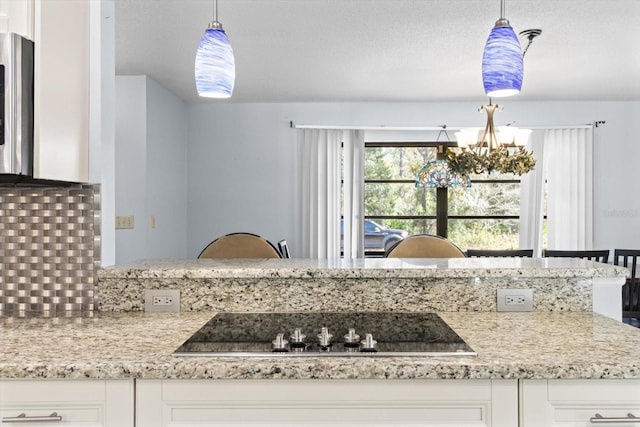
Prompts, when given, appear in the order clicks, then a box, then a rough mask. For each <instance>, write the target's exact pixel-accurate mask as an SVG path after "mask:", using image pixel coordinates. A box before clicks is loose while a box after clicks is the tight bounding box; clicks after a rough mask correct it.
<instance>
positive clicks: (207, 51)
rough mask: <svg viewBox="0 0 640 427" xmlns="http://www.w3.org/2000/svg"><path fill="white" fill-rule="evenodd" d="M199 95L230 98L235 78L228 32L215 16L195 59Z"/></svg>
mask: <svg viewBox="0 0 640 427" xmlns="http://www.w3.org/2000/svg"><path fill="white" fill-rule="evenodd" d="M216 9H217V4H214V15H216V14H217V13H216V12H215V11H216ZM195 79H196V89H197V90H198V95H200V96H202V97H206V98H229V97H230V96H231V94H232V93H233V86H234V84H235V79H236V65H235V59H234V56H233V49H232V48H231V43H229V38H228V37H227V34H226V33H225V32H224V30H223V29H222V24H220V23H219V22H218V21H217V19H216V18H215V17H214V20H213V21H212V22H210V23H209V26H208V28H207V29H206V30H205V32H204V34H203V35H202V38H201V39H200V44H199V46H198V51H197V52H196V61H195Z"/></svg>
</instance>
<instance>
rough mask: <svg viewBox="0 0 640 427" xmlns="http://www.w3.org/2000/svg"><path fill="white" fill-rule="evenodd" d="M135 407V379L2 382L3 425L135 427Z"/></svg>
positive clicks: (0, 385)
mask: <svg viewBox="0 0 640 427" xmlns="http://www.w3.org/2000/svg"><path fill="white" fill-rule="evenodd" d="M133 407H134V392H133V380H66V379H61V380H52V379H50V380H22V379H16V380H13V379H12V380H0V420H1V422H2V426H12V425H16V426H17V425H31V424H30V423H29V422H28V420H32V421H33V422H37V423H38V425H39V424H40V422H38V421H45V420H46V419H47V418H49V419H50V420H51V421H59V422H60V424H62V425H65V426H83V427H89V426H90V427H98V426H105V427H128V426H129V427H133V425H134V416H133V409H134V408H133ZM22 414H24V415H22ZM34 417H36V418H34ZM42 417H45V418H44V419H43V418H42ZM16 418H18V420H19V421H20V422H14V421H13V420H15V419H16Z"/></svg>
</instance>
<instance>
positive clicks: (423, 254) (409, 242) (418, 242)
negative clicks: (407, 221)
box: [384, 234, 465, 258]
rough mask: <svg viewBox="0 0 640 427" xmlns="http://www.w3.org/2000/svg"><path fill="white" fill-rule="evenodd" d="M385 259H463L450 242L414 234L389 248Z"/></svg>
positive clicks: (462, 254)
mask: <svg viewBox="0 0 640 427" xmlns="http://www.w3.org/2000/svg"><path fill="white" fill-rule="evenodd" d="M384 256H385V258H465V255H464V252H463V251H462V249H460V248H459V247H457V246H456V245H455V244H454V243H453V242H451V240H449V239H445V238H444V237H440V236H434V235H431V234H416V235H413V236H408V237H405V238H404V239H402V240H400V241H399V242H397V243H396V244H395V245H393V246H391V247H390V248H389V250H387V251H386V252H385V254H384Z"/></svg>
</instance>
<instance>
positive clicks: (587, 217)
mask: <svg viewBox="0 0 640 427" xmlns="http://www.w3.org/2000/svg"><path fill="white" fill-rule="evenodd" d="M529 148H530V149H531V150H532V151H533V155H534V157H535V158H536V168H535V170H534V171H532V172H529V173H528V174H527V175H525V176H523V177H522V181H521V187H520V188H521V193H520V195H521V199H520V247H521V248H533V249H534V254H535V255H540V251H541V249H542V248H541V246H542V231H543V230H542V221H543V215H544V203H545V200H544V196H545V180H546V192H547V200H546V204H547V206H546V208H547V209H546V210H547V249H560V250H562V249H565V250H572V249H573V250H585V249H592V247H593V128H591V127H589V128H566V129H548V130H545V131H544V136H543V138H542V140H541V139H540V136H539V135H538V134H537V133H536V132H534V134H533V136H532V138H531V145H530V147H529Z"/></svg>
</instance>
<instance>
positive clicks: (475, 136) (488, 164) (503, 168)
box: [445, 103, 536, 176]
mask: <svg viewBox="0 0 640 427" xmlns="http://www.w3.org/2000/svg"><path fill="white" fill-rule="evenodd" d="M499 108H501V107H500V106H499V105H497V104H491V103H489V105H483V106H481V107H480V108H479V109H478V110H479V111H482V110H484V111H486V113H487V124H486V126H485V128H484V130H482V129H481V128H467V129H462V130H461V131H459V132H456V134H455V136H456V141H457V143H458V148H453V149H451V148H449V149H448V150H447V152H446V153H445V159H446V162H447V165H448V167H449V171H451V173H454V174H457V175H461V176H466V175H470V174H483V173H491V172H493V171H496V172H500V173H513V174H515V175H523V174H525V173H527V172H529V171H531V170H533V168H534V167H535V165H536V161H535V159H534V158H533V155H532V153H531V152H529V151H527V150H525V148H524V146H525V145H526V144H527V142H528V140H529V136H530V134H531V130H530V129H519V128H516V127H513V126H504V127H499V128H497V129H496V128H495V127H494V124H493V113H494V112H495V110H496V109H499Z"/></svg>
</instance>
